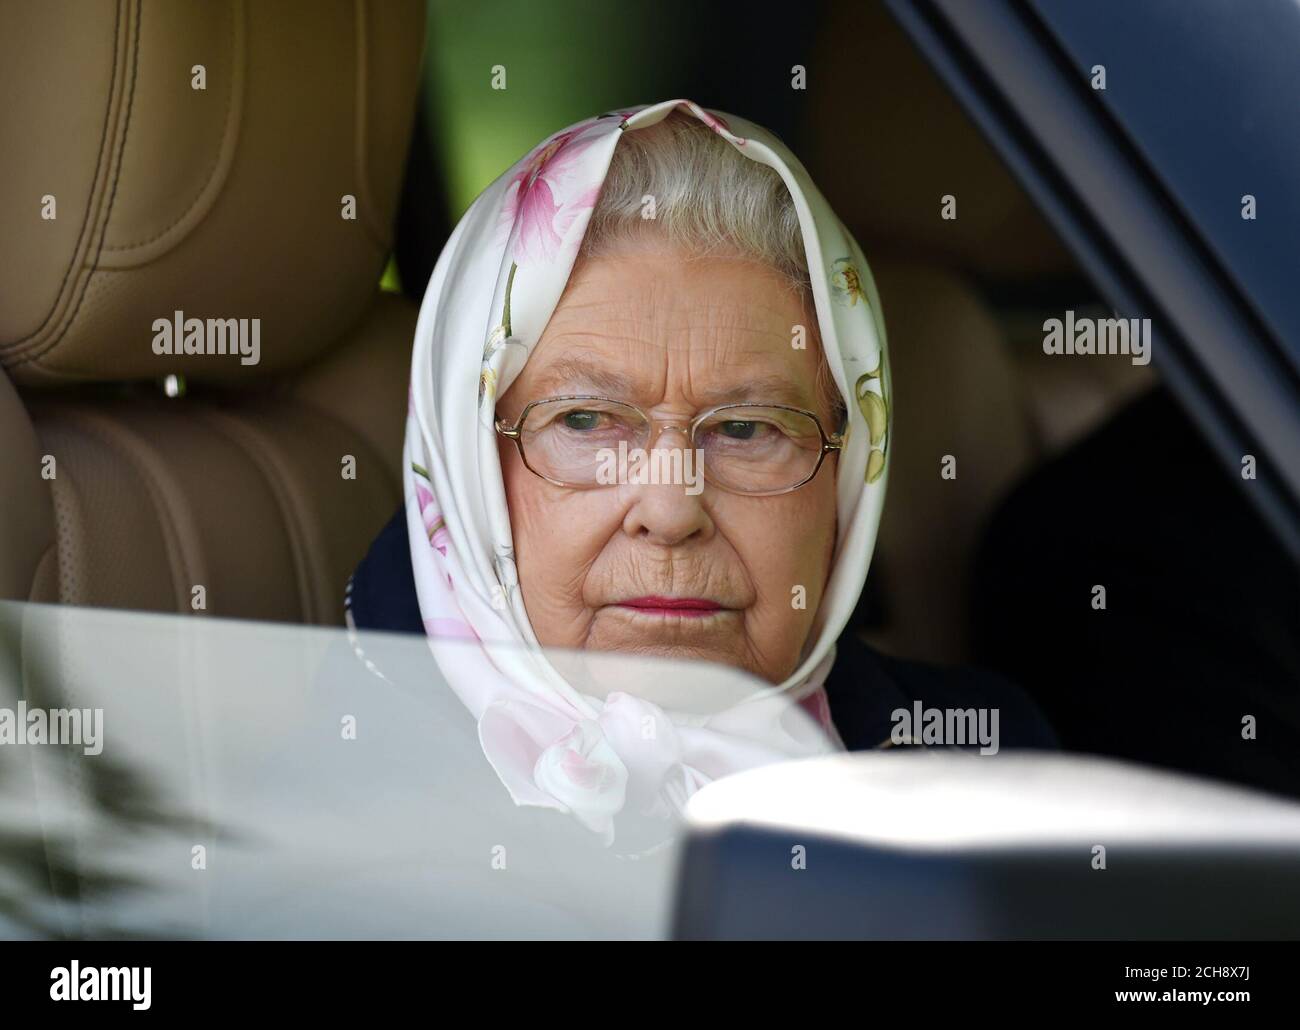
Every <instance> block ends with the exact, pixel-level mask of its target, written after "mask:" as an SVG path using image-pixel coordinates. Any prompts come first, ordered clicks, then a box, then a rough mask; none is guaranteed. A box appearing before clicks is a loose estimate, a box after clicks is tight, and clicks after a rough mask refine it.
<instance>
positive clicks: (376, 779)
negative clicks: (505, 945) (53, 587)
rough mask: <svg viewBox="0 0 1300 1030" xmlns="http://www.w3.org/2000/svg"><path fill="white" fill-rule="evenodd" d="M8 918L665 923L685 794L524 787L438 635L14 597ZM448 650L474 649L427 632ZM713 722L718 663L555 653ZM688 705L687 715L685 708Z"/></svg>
mask: <svg viewBox="0 0 1300 1030" xmlns="http://www.w3.org/2000/svg"><path fill="white" fill-rule="evenodd" d="M0 640H2V641H3V645H2V646H0V660H2V661H3V666H0V668H2V669H3V673H2V674H0V713H7V718H8V719H9V720H10V723H9V727H10V730H11V731H12V730H13V729H14V728H15V727H18V728H20V729H21V732H20V733H18V735H17V737H16V738H15V739H14V740H13V741H11V743H14V744H16V745H17V746H6V747H0V936H5V937H74V938H78V937H134V936H147V937H159V936H162V937H168V936H172V937H177V938H193V937H208V938H231V937H239V938H247V937H254V938H265V937H271V938H280V937H283V938H301V937H308V938H311V937H340V936H342V937H432V938H439V937H447V938H490V937H545V938H552V939H553V938H569V937H572V938H629V937H631V938H661V937H665V936H666V935H667V933H668V919H669V903H670V900H671V898H670V895H671V883H672V879H673V876H674V874H675V869H676V861H677V848H678V843H679V841H678V836H677V834H678V829H679V827H680V814H679V813H678V812H676V811H671V810H669V811H665V812H661V813H659V814H658V816H657V817H656V818H646V819H644V820H642V821H638V820H636V819H632V820H630V821H629V820H624V821H623V822H622V823H621V824H620V826H619V829H618V833H617V835H616V836H615V838H614V840H613V841H611V842H609V843H608V844H606V843H605V842H604V841H603V840H602V838H601V837H600V835H598V834H596V833H593V832H592V831H591V830H590V829H589V828H587V827H586V826H584V825H582V824H581V823H580V822H579V821H577V820H575V819H574V818H572V817H571V816H569V815H567V814H565V813H563V812H559V811H556V810H554V809H548V808H542V807H535V806H525V805H516V804H515V803H514V802H513V800H512V799H511V797H510V795H509V793H508V791H507V790H506V788H505V787H504V786H503V783H502V781H501V779H500V778H499V777H498V775H497V774H496V772H495V771H494V769H493V767H492V765H491V764H490V763H489V762H488V761H487V760H486V759H485V756H484V753H483V749H482V747H481V745H480V741H479V737H478V732H477V728H476V725H475V720H474V719H473V718H471V716H470V713H469V712H468V711H467V710H466V707H465V705H464V704H463V703H462V702H461V700H460V699H459V698H458V697H457V696H456V695H455V693H453V691H452V690H451V689H450V688H449V687H448V684H447V682H446V680H445V679H444V678H443V676H442V674H441V672H440V671H439V666H438V663H437V661H436V660H435V659H434V657H433V655H432V654H431V651H430V646H429V644H428V642H427V641H426V640H424V639H422V638H419V637H410V636H398V635H390V634H359V635H357V634H349V633H348V632H347V631H344V630H341V629H340V630H333V629H320V628H306V627H295V626H282V625H269V624H264V623H253V622H242V621H234V620H217V619H203V618H186V617H182V616H170V615H151V614H141V613H133V612H120V611H109V610H96V609H81V608H67V607H55V606H45V605H31V604H3V605H0ZM437 646H438V647H440V648H451V649H454V648H457V647H462V646H466V645H464V644H462V643H458V642H456V641H439V642H438V644H437ZM547 657H548V658H549V659H550V660H551V661H552V663H553V664H554V665H555V667H557V668H560V669H563V670H564V673H565V675H566V677H567V678H568V679H569V681H570V682H572V683H575V684H578V685H579V686H580V688H581V689H582V690H583V691H584V692H594V691H598V690H600V689H601V688H602V684H603V685H604V689H605V691H606V693H608V691H609V687H610V685H617V686H618V687H619V689H622V690H636V691H638V692H639V694H640V695H641V696H645V697H656V698H657V700H658V701H659V702H662V704H663V706H664V707H665V708H666V709H670V710H675V709H676V708H677V707H680V708H681V709H689V710H690V711H689V712H683V714H682V717H683V718H687V719H689V718H692V717H694V718H696V719H697V720H707V719H710V718H715V717H718V716H725V713H726V712H727V711H728V710H730V711H736V710H743V709H744V707H745V705H746V704H747V703H748V704H750V705H752V704H754V703H755V702H756V701H757V703H758V704H760V705H763V704H769V703H770V704H776V705H778V706H779V707H780V708H781V710H782V715H781V717H780V718H781V720H782V721H783V722H784V723H786V724H787V725H789V726H791V727H793V728H794V729H795V732H796V733H808V734H811V736H810V737H808V738H807V739H810V740H811V739H813V738H814V737H815V736H816V734H817V730H816V728H815V727H814V726H813V723H812V721H811V720H810V719H809V718H808V717H807V716H805V715H804V714H803V713H802V712H801V711H800V710H799V709H798V708H797V706H794V705H792V704H791V703H790V702H788V701H786V700H783V699H774V698H771V697H770V696H769V697H766V698H764V697H763V696H762V695H763V694H764V693H765V692H764V690H763V688H762V687H761V685H760V684H758V683H757V681H755V680H751V679H748V678H747V677H744V676H741V675H739V674H737V673H735V672H732V671H730V670H726V669H723V668H722V667H713V666H706V665H702V664H699V663H696V664H694V665H690V666H688V665H684V664H682V663H673V662H669V661H666V660H658V659H648V658H644V659H643V658H631V657H622V656H618V655H599V656H595V660H589V659H588V657H586V656H582V655H574V654H566V653H563V652H548V653H547ZM692 713H693V715H692Z"/></svg>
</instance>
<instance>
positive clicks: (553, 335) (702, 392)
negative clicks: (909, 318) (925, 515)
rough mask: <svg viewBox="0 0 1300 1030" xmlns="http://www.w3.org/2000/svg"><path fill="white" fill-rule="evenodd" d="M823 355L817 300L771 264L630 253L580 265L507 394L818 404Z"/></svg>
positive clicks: (700, 402)
mask: <svg viewBox="0 0 1300 1030" xmlns="http://www.w3.org/2000/svg"><path fill="white" fill-rule="evenodd" d="M820 361H821V355H820V348H819V345H818V342H817V332H816V319H815V315H814V314H813V312H812V308H811V304H810V303H809V302H807V301H806V300H805V298H804V297H803V296H802V295H801V294H800V293H799V291H797V290H796V289H794V288H793V287H791V286H790V285H789V284H788V283H787V282H786V281H785V280H784V279H783V277H782V276H781V275H780V274H779V273H778V272H776V271H775V270H774V269H770V268H767V267H766V266H764V265H762V264H760V263H757V262H754V261H750V260H745V259H737V258H727V257H709V258H693V257H691V256H689V255H684V254H675V253H672V252H665V251H653V252H637V251H631V252H625V253H619V254H613V255H602V256H600V257H596V258H591V259H586V260H583V261H582V262H580V263H579V265H578V267H577V268H575V270H574V273H573V276H572V277H571V279H570V282H569V285H568V287H567V288H566V290H565V293H564V296H563V297H562V298H561V300H560V303H559V305H558V306H557V308H556V310H555V313H554V315H553V316H552V318H551V321H550V323H549V324H548V325H547V328H546V330H545V332H544V333H543V334H542V337H541V339H540V340H539V342H538V345H537V347H536V348H535V349H534V351H533V353H532V355H531V356H530V358H529V360H528V362H527V364H526V366H525V367H524V369H523V371H522V373H521V375H520V377H519V379H518V380H517V381H516V383H515V386H512V388H511V391H510V392H511V393H512V394H514V393H515V387H518V388H519V390H520V392H526V393H528V395H529V398H528V399H537V398H538V397H540V396H559V395H563V394H565V393H589V394H595V395H599V396H608V397H612V398H615V399H624V400H630V401H634V402H636V403H645V404H656V403H659V402H660V401H666V400H672V401H677V400H681V401H686V402H689V403H692V404H696V405H699V406H707V405H710V404H725V403H734V402H739V401H749V400H763V401H766V402H769V403H782V404H793V405H796V406H799V407H806V408H813V407H815V405H816V403H817V401H818V386H817V373H818V365H819V363H820Z"/></svg>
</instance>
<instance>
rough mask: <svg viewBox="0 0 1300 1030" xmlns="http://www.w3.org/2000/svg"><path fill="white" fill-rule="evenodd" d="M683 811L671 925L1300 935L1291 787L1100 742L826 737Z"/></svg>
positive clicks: (715, 932)
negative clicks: (851, 741) (844, 745)
mask: <svg viewBox="0 0 1300 1030" xmlns="http://www.w3.org/2000/svg"><path fill="white" fill-rule="evenodd" d="M686 814H687V820H688V833H687V837H686V841H685V845H684V848H683V853H682V866H681V873H680V878H679V885H678V894H677V899H676V907H675V913H674V926H673V933H674V936H675V937H677V938H679V939H719V938H730V939H734V938H766V939H805V938H815V939H826V938H836V939H846V938H850V939H862V938H867V939H871V938H875V939H890V940H898V939H909V938H910V939H917V938H920V939H934V938H939V939H964V940H972V939H1033V940H1041V939H1045V938H1071V939H1079V938H1094V939H1097V938H1122V939H1129V940H1133V939H1187V938H1201V939H1206V938H1209V939H1247V938H1249V939H1259V938H1296V937H1300V804H1296V803H1294V802H1291V801H1288V800H1286V799H1284V798H1280V797H1274V796H1272V795H1268V794H1262V793H1258V792H1254V791H1251V790H1247V789H1244V788H1238V787H1234V786H1231V785H1228V784H1224V783H1218V782H1213V781H1208V780H1200V779H1193V778H1191V777H1187V776H1182V775H1179V774H1176V773H1171V772H1165V771H1161V770H1157V769H1152V768H1147V767H1143V766H1138V765H1131V764H1127V763H1123V762H1118V761H1113V760H1110V759H1103V758H1096V757H1091V756H1086V755H1063V754H1043V753H1041V752H1027V751H1026V752H1020V753H1014V752H1008V753H1004V754H1002V755H999V756H997V757H996V758H988V757H979V756H977V755H974V754H971V753H968V752H956V751H924V750H908V751H899V752H877V753H856V754H851V755H835V756H831V757H826V758H814V759H808V760H805V761H798V762H786V763H781V764H779V765H772V766H764V767H761V768H758V769H754V770H751V771H749V772H746V773H742V774H739V775H736V776H731V777H727V778H725V779H722V780H719V781H717V782H716V783H713V784H710V785H709V786H708V787H706V788H704V789H703V790H701V791H700V792H699V793H698V794H696V795H695V796H694V797H693V798H692V799H691V801H690V803H689V805H688V807H687V810H686Z"/></svg>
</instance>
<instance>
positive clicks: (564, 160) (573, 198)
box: [501, 123, 602, 265]
mask: <svg viewBox="0 0 1300 1030" xmlns="http://www.w3.org/2000/svg"><path fill="white" fill-rule="evenodd" d="M590 128H591V123H587V124H585V125H582V126H579V127H578V128H575V129H570V130H568V131H567V132H562V133H560V134H559V135H558V136H556V137H555V138H554V139H552V140H550V141H549V142H547V143H544V144H543V145H542V146H541V147H539V148H538V149H537V150H535V151H534V152H533V153H532V154H530V155H529V156H528V157H526V158H525V159H524V161H523V163H522V166H521V167H520V170H519V171H518V172H516V173H515V175H514V176H513V178H511V180H510V185H509V186H508V188H507V190H506V197H505V202H504V205H503V206H502V209H501V220H502V222H503V223H504V224H507V225H512V226H513V227H514V249H513V254H512V257H513V259H514V262H515V264H518V265H526V264H531V263H538V262H545V263H550V262H553V261H555V259H556V258H557V257H558V256H559V254H560V248H561V246H562V245H563V243H564V238H565V234H566V233H567V232H568V231H569V228H570V226H572V225H573V222H574V220H575V219H576V218H577V217H578V216H579V215H580V214H582V212H584V211H589V210H590V209H591V208H592V207H594V206H595V204H596V199H597V197H599V195H600V187H601V182H602V179H601V177H599V176H593V174H592V173H593V169H592V168H591V167H590V166H591V162H590V161H584V160H583V155H584V154H585V153H586V151H587V150H588V149H589V148H590V147H591V145H592V144H593V143H595V142H596V140H597V139H599V137H600V135H601V134H599V133H591V132H588V130H589V129H590Z"/></svg>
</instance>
